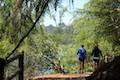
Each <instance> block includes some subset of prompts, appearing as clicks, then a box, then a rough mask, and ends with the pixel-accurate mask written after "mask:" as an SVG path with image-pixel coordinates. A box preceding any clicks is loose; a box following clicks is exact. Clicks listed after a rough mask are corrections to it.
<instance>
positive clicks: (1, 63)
mask: <svg viewBox="0 0 120 80" xmlns="http://www.w3.org/2000/svg"><path fill="white" fill-rule="evenodd" d="M15 60H18V70H17V69H15V70H17V71H16V72H14V74H12V75H11V76H7V77H4V75H5V67H6V66H7V67H8V68H9V66H8V64H10V63H12V62H13V61H15ZM17 75H18V80H24V53H23V52H22V54H18V55H16V56H14V57H12V58H9V59H8V60H5V59H2V58H0V80H11V79H13V78H14V77H16V76H17Z"/></svg>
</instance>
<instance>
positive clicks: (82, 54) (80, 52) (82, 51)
mask: <svg viewBox="0 0 120 80" xmlns="http://www.w3.org/2000/svg"><path fill="white" fill-rule="evenodd" d="M77 55H78V56H79V58H80V59H85V58H86V50H85V49H84V48H80V49H79V50H78V52H77Z"/></svg>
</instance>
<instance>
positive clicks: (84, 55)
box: [77, 45, 86, 73]
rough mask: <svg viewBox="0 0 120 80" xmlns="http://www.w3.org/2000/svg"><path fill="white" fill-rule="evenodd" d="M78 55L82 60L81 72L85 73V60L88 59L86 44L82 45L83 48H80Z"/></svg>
mask: <svg viewBox="0 0 120 80" xmlns="http://www.w3.org/2000/svg"><path fill="white" fill-rule="evenodd" d="M77 55H78V58H79V61H80V72H81V73H83V70H84V61H85V59H86V50H85V48H84V45H81V48H79V49H78V52H77Z"/></svg>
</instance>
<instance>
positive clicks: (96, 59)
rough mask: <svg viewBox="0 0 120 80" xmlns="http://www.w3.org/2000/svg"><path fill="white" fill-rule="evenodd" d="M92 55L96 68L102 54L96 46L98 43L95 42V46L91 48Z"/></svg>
mask: <svg viewBox="0 0 120 80" xmlns="http://www.w3.org/2000/svg"><path fill="white" fill-rule="evenodd" d="M92 56H93V61H94V69H96V68H97V67H98V65H99V61H100V56H102V52H101V50H100V49H99V48H98V44H96V45H95V47H94V48H93V50H92Z"/></svg>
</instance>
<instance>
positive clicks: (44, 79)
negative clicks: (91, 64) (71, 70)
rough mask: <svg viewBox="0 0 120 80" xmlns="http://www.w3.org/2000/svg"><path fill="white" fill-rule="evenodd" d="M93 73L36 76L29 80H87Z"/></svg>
mask: <svg viewBox="0 0 120 80" xmlns="http://www.w3.org/2000/svg"><path fill="white" fill-rule="evenodd" d="M91 74H92V72H86V73H82V74H61V73H58V74H49V75H43V76H36V77H33V78H31V79H29V80H47V79H52V80H53V79H74V78H86V77H88V76H90V75H91Z"/></svg>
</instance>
